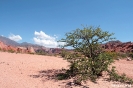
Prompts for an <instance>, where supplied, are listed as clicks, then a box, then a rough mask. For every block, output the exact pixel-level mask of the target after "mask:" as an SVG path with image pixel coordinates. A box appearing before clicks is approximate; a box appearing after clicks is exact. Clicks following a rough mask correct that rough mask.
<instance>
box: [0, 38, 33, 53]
mask: <svg viewBox="0 0 133 88" xmlns="http://www.w3.org/2000/svg"><path fill="white" fill-rule="evenodd" d="M0 50H1V51H8V52H16V53H35V51H34V48H33V47H28V48H26V47H14V46H10V45H6V44H4V43H3V42H1V41H0Z"/></svg>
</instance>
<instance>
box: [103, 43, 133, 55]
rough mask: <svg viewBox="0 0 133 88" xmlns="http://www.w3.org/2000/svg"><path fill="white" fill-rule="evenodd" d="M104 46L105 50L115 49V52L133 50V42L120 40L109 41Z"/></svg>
mask: <svg viewBox="0 0 133 88" xmlns="http://www.w3.org/2000/svg"><path fill="white" fill-rule="evenodd" d="M102 47H103V48H104V49H105V50H108V51H114V52H123V53H126V52H133V43H132V42H125V43H121V42H118V41H116V42H115V41H113V42H108V43H106V44H103V45H102Z"/></svg>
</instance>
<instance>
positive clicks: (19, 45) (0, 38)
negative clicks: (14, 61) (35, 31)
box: [0, 36, 46, 50]
mask: <svg viewBox="0 0 133 88" xmlns="http://www.w3.org/2000/svg"><path fill="white" fill-rule="evenodd" d="M0 41H1V42H3V43H4V44H6V45H10V46H14V47H26V48H27V47H33V48H34V49H35V50H37V49H46V47H44V46H40V45H37V44H32V43H27V42H23V43H17V42H15V41H13V40H11V39H9V38H7V37H3V36H0Z"/></svg>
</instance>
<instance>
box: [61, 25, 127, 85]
mask: <svg viewBox="0 0 133 88" xmlns="http://www.w3.org/2000/svg"><path fill="white" fill-rule="evenodd" d="M112 35H113V33H111V34H110V33H109V32H106V31H105V32H103V31H102V30H101V29H100V28H99V27H96V28H95V27H84V28H83V29H76V30H74V31H72V32H70V33H66V38H65V39H61V40H60V41H59V42H65V45H64V47H68V46H69V47H72V48H73V52H71V53H66V52H65V51H63V52H62V57H63V58H64V59H66V60H67V61H68V62H70V66H69V69H68V70H66V74H67V76H66V75H64V76H65V77H64V78H71V77H72V78H74V82H75V83H76V84H81V82H82V81H86V80H88V79H90V80H91V81H93V82H96V79H97V78H99V77H100V76H102V73H103V72H104V71H106V72H108V73H109V75H110V79H111V80H113V77H114V78H116V79H115V80H116V81H119V80H117V78H118V79H124V78H123V77H125V76H119V75H118V74H117V73H116V74H115V73H114V72H113V70H114V69H112V70H109V66H110V65H111V63H113V62H114V59H116V58H117V55H118V54H117V53H115V52H105V50H103V48H102V47H101V46H100V45H101V44H102V43H103V42H107V41H109V40H112V39H114V38H111V36H112ZM62 76H63V75H61V76H60V77H61V78H63V77H62ZM121 77H122V78H121Z"/></svg>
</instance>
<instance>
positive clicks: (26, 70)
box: [0, 52, 133, 88]
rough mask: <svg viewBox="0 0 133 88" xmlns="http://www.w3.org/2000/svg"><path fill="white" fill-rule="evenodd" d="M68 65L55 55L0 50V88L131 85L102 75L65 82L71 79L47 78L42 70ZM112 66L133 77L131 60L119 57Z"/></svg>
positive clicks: (124, 87) (114, 87)
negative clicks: (75, 82) (78, 82)
mask: <svg viewBox="0 0 133 88" xmlns="http://www.w3.org/2000/svg"><path fill="white" fill-rule="evenodd" d="M68 65H69V64H68V63H67V61H65V60H63V59H62V58H58V57H51V56H41V55H30V54H15V53H7V52H0V88H86V87H88V88H131V87H132V88H133V86H132V85H126V84H115V83H114V82H108V81H105V80H103V78H100V79H99V80H98V82H97V83H92V82H90V81H87V83H86V84H84V85H83V86H69V85H66V84H68V83H69V82H72V80H71V79H70V80H62V81H56V80H52V79H47V75H46V74H45V70H51V69H55V70H60V69H62V68H67V67H68ZM115 66H116V67H117V69H118V71H119V73H123V72H124V73H126V74H127V75H128V76H129V77H131V78H133V61H126V60H120V61H117V62H116V63H115ZM49 74H50V72H49Z"/></svg>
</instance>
